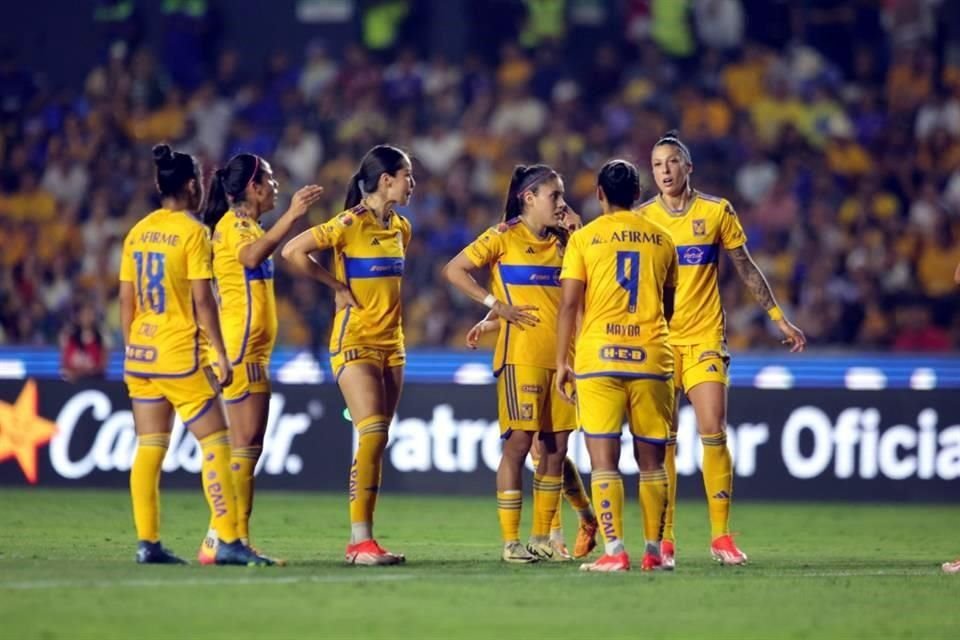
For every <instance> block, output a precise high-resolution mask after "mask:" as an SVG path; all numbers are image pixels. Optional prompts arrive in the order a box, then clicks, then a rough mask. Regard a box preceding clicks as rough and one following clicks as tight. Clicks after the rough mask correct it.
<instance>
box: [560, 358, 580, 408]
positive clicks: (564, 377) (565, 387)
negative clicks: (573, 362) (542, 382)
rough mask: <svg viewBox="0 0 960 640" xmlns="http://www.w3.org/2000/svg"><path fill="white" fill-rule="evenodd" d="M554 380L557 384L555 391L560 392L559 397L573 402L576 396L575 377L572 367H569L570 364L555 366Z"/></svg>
mask: <svg viewBox="0 0 960 640" xmlns="http://www.w3.org/2000/svg"><path fill="white" fill-rule="evenodd" d="M554 381H555V384H556V386H557V393H559V394H560V397H561V398H563V399H564V400H566V401H567V402H569V403H570V404H573V403H574V401H575V398H576V397H577V388H576V382H575V378H574V376H573V369H571V368H570V365H567V364H564V365H563V366H560V367H558V368H557V373H556V375H555V376H554Z"/></svg>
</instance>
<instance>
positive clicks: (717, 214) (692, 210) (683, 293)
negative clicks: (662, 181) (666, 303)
mask: <svg viewBox="0 0 960 640" xmlns="http://www.w3.org/2000/svg"><path fill="white" fill-rule="evenodd" d="M639 211H640V213H642V214H644V215H645V216H646V217H648V218H649V219H650V220H653V221H654V222H656V223H657V224H659V225H661V226H663V227H665V228H666V229H667V231H669V232H670V237H671V238H673V242H674V244H676V245H677V257H678V258H679V261H680V280H679V286H678V287H677V305H676V307H677V309H676V311H675V312H674V315H673V319H672V320H671V321H670V342H671V343H673V344H676V345H684V344H700V343H705V342H723V341H724V340H725V334H726V331H725V327H724V315H723V306H722V304H721V302H720V283H719V275H718V273H717V268H718V263H719V258H720V248H721V247H723V248H724V249H726V250H728V251H729V250H731V249H736V248H737V247H740V246H743V245H744V244H746V242H747V236H746V234H745V233H744V232H743V227H742V226H740V220H739V219H738V218H737V214H736V212H734V210H733V207H732V206H730V203H729V202H727V201H726V200H724V199H723V198H717V197H715V196H710V195H707V194H704V193H700V192H694V197H693V200H692V201H691V202H690V205H689V206H688V207H687V210H686V211H685V212H681V213H671V212H670V210H669V209H668V208H667V207H666V205H664V204H663V202H662V201H661V199H660V198H659V197H657V198H653V199H651V200H648V201H647V202H645V203H643V204H642V205H640V209H639Z"/></svg>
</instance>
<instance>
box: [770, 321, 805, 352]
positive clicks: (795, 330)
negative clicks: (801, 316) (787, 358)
mask: <svg viewBox="0 0 960 640" xmlns="http://www.w3.org/2000/svg"><path fill="white" fill-rule="evenodd" d="M777 326H778V327H779V328H780V331H781V333H783V335H784V339H783V340H781V342H782V343H783V344H786V345H789V346H790V353H800V352H801V351H803V350H804V349H805V348H806V347H807V337H806V336H805V335H803V331H801V330H800V328H799V327H797V326H796V325H795V324H793V323H792V322H790V321H789V320H787V319H786V318H784V319H783V320H780V321H779V322H777Z"/></svg>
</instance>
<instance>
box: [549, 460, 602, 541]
mask: <svg viewBox="0 0 960 640" xmlns="http://www.w3.org/2000/svg"><path fill="white" fill-rule="evenodd" d="M563 497H564V498H566V499H567V502H569V503H570V506H571V507H573V508H574V509H576V511H577V515H578V516H580V521H581V522H584V521H586V522H593V521H595V520H596V519H597V516H596V515H595V514H594V513H593V509H592V508H591V507H590V498H589V497H588V496H587V490H586V489H584V487H583V478H581V477H580V471H579V470H578V469H577V465H576V463H574V461H573V460H571V459H570V458H569V457H567V458H564V460H563ZM559 512H560V509H557V513H559ZM559 526H560V520H559V516H558V520H557V527H558V528H559Z"/></svg>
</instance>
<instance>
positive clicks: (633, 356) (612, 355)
mask: <svg viewBox="0 0 960 640" xmlns="http://www.w3.org/2000/svg"><path fill="white" fill-rule="evenodd" d="M600 359H601V360H610V361H614V362H630V363H633V364H639V363H641V362H643V361H645V360H646V359H647V352H646V350H645V349H643V348H642V347H622V346H618V345H604V346H602V347H600Z"/></svg>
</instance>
